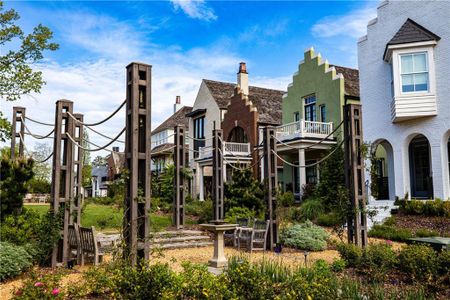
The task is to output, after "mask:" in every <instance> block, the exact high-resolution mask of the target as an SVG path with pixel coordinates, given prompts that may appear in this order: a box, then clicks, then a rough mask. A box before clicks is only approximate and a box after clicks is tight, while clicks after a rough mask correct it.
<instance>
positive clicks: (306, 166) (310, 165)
mask: <svg viewBox="0 0 450 300" xmlns="http://www.w3.org/2000/svg"><path fill="white" fill-rule="evenodd" d="M343 143H344V141H342V142H340V143H339V145H337V147H336V148H335V149H334V150H333V151H331V152H330V153H328V154H327V155H326V156H325V157H323V158H322V159H320V160H319V161H316V162H315V163H312V164H309V165H304V166H300V165H295V164H293V163H291V162H288V161H286V160H285V159H284V158H282V157H281V156H279V155H278V154H277V153H276V152H275V151H273V150H272V153H273V154H275V155H276V156H277V157H278V158H279V159H280V160H281V161H282V162H284V163H285V164H287V165H290V166H292V167H294V168H309V167H314V166H316V165H318V164H320V163H322V162H323V161H325V160H326V159H328V158H329V157H330V156H331V155H333V153H334V152H336V151H337V149H338V148H339V147H341V146H342V144H343Z"/></svg>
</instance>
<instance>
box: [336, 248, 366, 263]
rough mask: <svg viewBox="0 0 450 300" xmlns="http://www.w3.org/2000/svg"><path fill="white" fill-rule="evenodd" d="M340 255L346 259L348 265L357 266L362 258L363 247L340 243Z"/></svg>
mask: <svg viewBox="0 0 450 300" xmlns="http://www.w3.org/2000/svg"><path fill="white" fill-rule="evenodd" d="M337 250H338V252H339V255H340V256H341V258H342V259H343V260H345V262H346V264H347V266H349V267H357V266H359V264H360V262H361V258H362V254H363V252H362V249H361V248H360V247H358V246H356V245H355V244H346V243H340V244H338V245H337Z"/></svg>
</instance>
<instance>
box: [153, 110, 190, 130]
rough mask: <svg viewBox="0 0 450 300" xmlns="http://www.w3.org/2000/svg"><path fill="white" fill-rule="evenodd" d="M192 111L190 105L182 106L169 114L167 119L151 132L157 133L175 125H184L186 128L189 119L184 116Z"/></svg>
mask: <svg viewBox="0 0 450 300" xmlns="http://www.w3.org/2000/svg"><path fill="white" fill-rule="evenodd" d="M191 111H192V107H191V106H183V107H182V108H180V109H179V110H178V111H177V112H176V113H174V114H173V115H171V116H170V117H169V118H168V119H167V120H165V121H164V122H162V124H161V125H159V126H158V127H156V129H155V130H153V131H152V134H153V133H158V132H161V131H163V130H166V129H173V128H174V127H175V126H176V125H184V126H185V127H186V128H187V127H188V126H189V119H188V118H187V117H186V114H188V113H190V112H191Z"/></svg>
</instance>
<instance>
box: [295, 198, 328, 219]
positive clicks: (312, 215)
mask: <svg viewBox="0 0 450 300" xmlns="http://www.w3.org/2000/svg"><path fill="white" fill-rule="evenodd" d="M324 211H325V207H324V205H323V203H322V201H320V199H309V200H306V202H305V203H303V204H302V205H301V206H300V216H299V217H300V219H297V221H306V220H315V219H316V218H317V217H318V216H319V215H320V214H323V213H324Z"/></svg>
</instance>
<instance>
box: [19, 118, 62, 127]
mask: <svg viewBox="0 0 450 300" xmlns="http://www.w3.org/2000/svg"><path fill="white" fill-rule="evenodd" d="M25 119H27V120H29V121H31V122H34V123H37V124H41V125H45V126H52V127H55V124H50V123H44V122H41V121H37V120H34V119H32V118H30V117H27V116H25Z"/></svg>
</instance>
